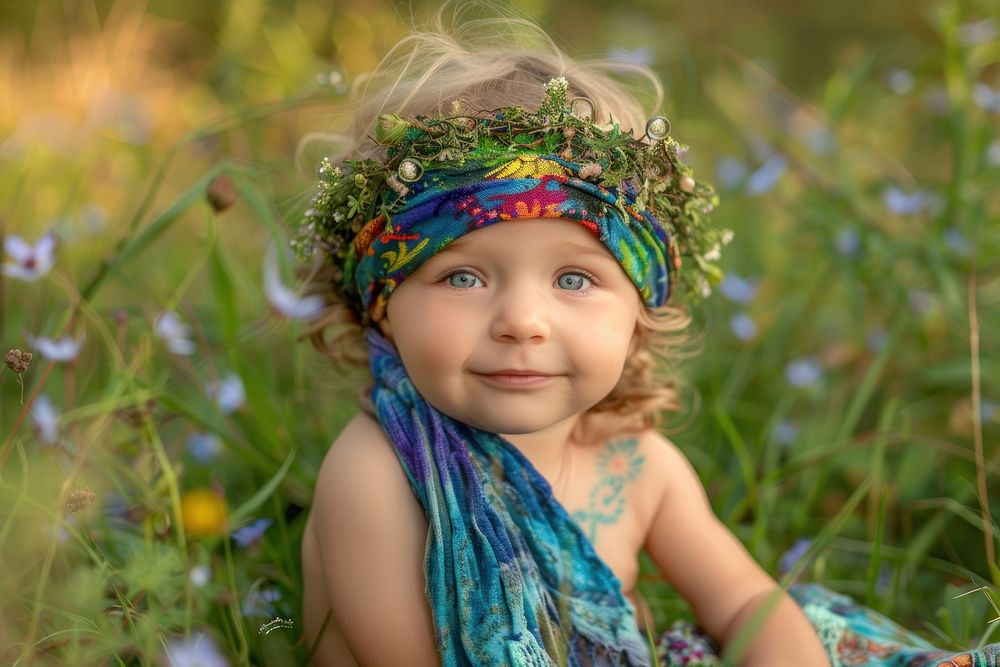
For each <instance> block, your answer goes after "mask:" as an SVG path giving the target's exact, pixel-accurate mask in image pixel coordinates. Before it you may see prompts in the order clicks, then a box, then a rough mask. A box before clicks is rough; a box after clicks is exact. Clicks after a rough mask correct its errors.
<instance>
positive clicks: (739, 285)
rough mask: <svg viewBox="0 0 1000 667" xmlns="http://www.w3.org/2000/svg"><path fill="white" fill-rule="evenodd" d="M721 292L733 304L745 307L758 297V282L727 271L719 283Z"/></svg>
mask: <svg viewBox="0 0 1000 667" xmlns="http://www.w3.org/2000/svg"><path fill="white" fill-rule="evenodd" d="M719 291H720V292H722V295H723V296H724V297H726V298H727V299H729V300H730V301H732V302H733V303H738V304H740V305H741V306H745V305H747V304H749V303H750V302H751V301H753V300H754V297H755V296H757V281H755V280H749V279H747V278H742V277H740V276H739V275H737V274H735V273H731V272H728V271H727V272H726V275H725V276H723V278H722V282H721V283H719Z"/></svg>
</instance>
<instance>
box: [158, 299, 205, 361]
mask: <svg viewBox="0 0 1000 667" xmlns="http://www.w3.org/2000/svg"><path fill="white" fill-rule="evenodd" d="M153 328H154V329H155V330H156V335H158V336H159V337H160V338H162V339H163V340H164V342H166V344H167V348H168V349H169V350H170V351H171V352H173V353H174V354H184V355H191V354H194V353H195V350H196V349H197V348H196V346H195V344H194V341H192V340H191V339H190V336H191V327H189V326H188V325H187V324H185V323H184V322H183V321H182V320H181V318H180V316H179V315H178V314H177V313H175V312H174V311H172V310H167V311H164V312H162V313H160V314H159V315H157V316H156V320H155V321H154V322H153Z"/></svg>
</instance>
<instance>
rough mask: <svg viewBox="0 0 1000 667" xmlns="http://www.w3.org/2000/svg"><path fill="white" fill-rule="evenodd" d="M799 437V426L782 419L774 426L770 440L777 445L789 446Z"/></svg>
mask: <svg viewBox="0 0 1000 667" xmlns="http://www.w3.org/2000/svg"><path fill="white" fill-rule="evenodd" d="M797 437H799V425H798V424H796V423H795V422H793V421H790V420H788V419H782V420H781V421H780V422H778V423H777V424H775V426H774V430H773V431H772V432H771V438H772V439H774V441H775V442H776V443H778V444H779V445H790V444H792V443H793V442H795V439H796V438H797Z"/></svg>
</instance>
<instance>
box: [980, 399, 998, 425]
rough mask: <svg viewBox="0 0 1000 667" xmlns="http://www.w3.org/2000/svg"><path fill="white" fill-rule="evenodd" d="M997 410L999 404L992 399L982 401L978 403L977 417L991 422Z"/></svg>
mask: <svg viewBox="0 0 1000 667" xmlns="http://www.w3.org/2000/svg"><path fill="white" fill-rule="evenodd" d="M998 410H1000V405H997V404H996V403H994V402H993V401H982V402H981V403H980V404H979V418H980V419H981V420H982V421H983V422H991V421H993V420H994V419H996V416H997V411H998Z"/></svg>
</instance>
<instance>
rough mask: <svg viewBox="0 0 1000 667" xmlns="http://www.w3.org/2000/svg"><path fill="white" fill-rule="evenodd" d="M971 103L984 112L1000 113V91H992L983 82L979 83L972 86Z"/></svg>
mask: <svg viewBox="0 0 1000 667" xmlns="http://www.w3.org/2000/svg"><path fill="white" fill-rule="evenodd" d="M972 101H973V102H975V103H976V106H978V107H979V108H980V109H983V110H984V111H994V112H996V113H1000V91H997V90H993V89H992V88H991V87H990V86H988V85H987V84H985V83H983V82H979V83H977V84H976V85H975V86H973V88H972Z"/></svg>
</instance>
